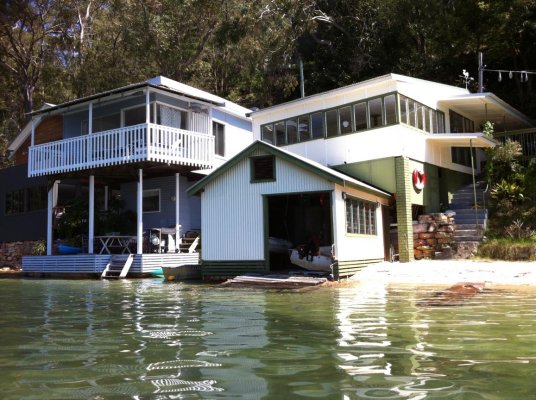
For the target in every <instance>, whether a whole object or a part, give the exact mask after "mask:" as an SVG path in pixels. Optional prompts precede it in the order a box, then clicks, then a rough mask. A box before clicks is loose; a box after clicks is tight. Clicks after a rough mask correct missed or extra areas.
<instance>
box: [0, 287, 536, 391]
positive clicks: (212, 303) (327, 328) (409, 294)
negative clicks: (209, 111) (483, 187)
mask: <svg viewBox="0 0 536 400" xmlns="http://www.w3.org/2000/svg"><path fill="white" fill-rule="evenodd" d="M432 291H433V289H432V288H426V287H421V288H419V289H418V290H415V289H412V288H409V287H403V286H400V287H384V286H383V285H378V284H373V285H370V284H369V285H363V286H360V287H354V288H337V289H318V290H313V291H309V292H302V293H293V292H276V291H264V290H244V289H228V288H227V289H224V288H218V287H210V286H204V285H191V284H180V283H171V284H166V283H162V282H161V281H160V280H136V281H123V282H101V281H55V280H20V281H14V280H4V281H0V301H1V302H0V304H1V307H2V308H1V313H0V346H1V347H0V393H1V394H0V397H1V398H2V399H129V398H130V399H218V398H233V399H299V398H320V399H536V291H527V290H525V291H508V290H502V291H492V292H489V293H484V294H481V295H478V296H476V297H473V298H471V299H467V300H465V301H464V304H463V306H454V307H430V306H422V305H418V303H419V301H421V300H422V299H423V298H426V297H428V296H429V295H430V293H431V292H432Z"/></svg>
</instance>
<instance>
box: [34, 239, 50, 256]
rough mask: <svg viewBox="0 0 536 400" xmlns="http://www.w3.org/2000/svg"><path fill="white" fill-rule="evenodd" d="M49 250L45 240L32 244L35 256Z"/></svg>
mask: <svg viewBox="0 0 536 400" xmlns="http://www.w3.org/2000/svg"><path fill="white" fill-rule="evenodd" d="M46 251H47V244H46V242H45V241H44V240H38V241H36V242H35V243H34V245H33V246H32V254H33V255H35V256H42V255H43V254H45V253H46Z"/></svg>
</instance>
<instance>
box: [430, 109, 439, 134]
mask: <svg viewBox="0 0 536 400" xmlns="http://www.w3.org/2000/svg"><path fill="white" fill-rule="evenodd" d="M431 113H432V127H431V129H430V133H438V132H439V131H438V129H437V111H435V110H431Z"/></svg>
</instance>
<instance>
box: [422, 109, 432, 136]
mask: <svg viewBox="0 0 536 400" xmlns="http://www.w3.org/2000/svg"><path fill="white" fill-rule="evenodd" d="M422 111H423V113H424V130H425V131H426V132H430V111H431V110H430V109H429V108H428V107H423V108H422Z"/></svg>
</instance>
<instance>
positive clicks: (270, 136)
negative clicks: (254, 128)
mask: <svg viewBox="0 0 536 400" xmlns="http://www.w3.org/2000/svg"><path fill="white" fill-rule="evenodd" d="M261 140H262V141H263V142H266V143H270V144H275V143H274V125H273V124H270V125H263V126H262V127H261Z"/></svg>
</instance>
